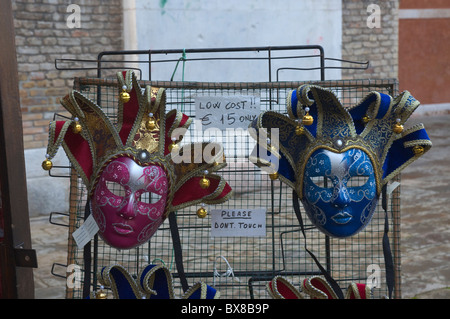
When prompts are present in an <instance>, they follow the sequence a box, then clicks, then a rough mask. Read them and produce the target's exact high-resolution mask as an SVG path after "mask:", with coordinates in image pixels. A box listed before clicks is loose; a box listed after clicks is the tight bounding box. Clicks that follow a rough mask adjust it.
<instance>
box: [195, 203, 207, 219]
mask: <svg viewBox="0 0 450 319" xmlns="http://www.w3.org/2000/svg"><path fill="white" fill-rule="evenodd" d="M206 215H208V211H207V210H206V209H205V207H204V204H202V207H200V208H199V209H197V217H198V218H205V217H206Z"/></svg>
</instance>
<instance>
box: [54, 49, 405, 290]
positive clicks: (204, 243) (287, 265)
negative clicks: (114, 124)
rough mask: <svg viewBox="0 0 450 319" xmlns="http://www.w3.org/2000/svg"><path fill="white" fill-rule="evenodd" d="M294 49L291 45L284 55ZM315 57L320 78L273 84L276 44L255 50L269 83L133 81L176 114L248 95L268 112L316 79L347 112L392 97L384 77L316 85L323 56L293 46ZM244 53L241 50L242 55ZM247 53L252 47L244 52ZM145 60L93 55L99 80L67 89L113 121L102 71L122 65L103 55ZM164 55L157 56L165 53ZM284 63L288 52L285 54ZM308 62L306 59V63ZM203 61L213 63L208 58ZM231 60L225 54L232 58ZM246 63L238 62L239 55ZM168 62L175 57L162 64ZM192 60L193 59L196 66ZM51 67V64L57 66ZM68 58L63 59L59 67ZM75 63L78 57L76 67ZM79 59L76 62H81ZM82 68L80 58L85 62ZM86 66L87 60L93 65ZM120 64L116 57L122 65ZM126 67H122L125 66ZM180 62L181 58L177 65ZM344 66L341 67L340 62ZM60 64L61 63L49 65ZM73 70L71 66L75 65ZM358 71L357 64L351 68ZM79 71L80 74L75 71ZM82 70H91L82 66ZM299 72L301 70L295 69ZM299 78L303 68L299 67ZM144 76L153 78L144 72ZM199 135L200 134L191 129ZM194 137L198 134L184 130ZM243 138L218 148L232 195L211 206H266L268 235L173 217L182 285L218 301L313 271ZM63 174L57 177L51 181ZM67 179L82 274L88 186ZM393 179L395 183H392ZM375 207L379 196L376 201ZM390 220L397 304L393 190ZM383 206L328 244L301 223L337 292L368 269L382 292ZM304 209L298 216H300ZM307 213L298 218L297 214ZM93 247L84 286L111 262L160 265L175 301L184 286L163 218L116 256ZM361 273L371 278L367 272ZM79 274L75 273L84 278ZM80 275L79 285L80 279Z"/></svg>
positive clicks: (279, 198) (288, 205) (191, 216)
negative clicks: (156, 93)
mask: <svg viewBox="0 0 450 319" xmlns="http://www.w3.org/2000/svg"><path fill="white" fill-rule="evenodd" d="M285 49H286V50H288V51H289V50H293V49H296V50H297V49H299V48H298V47H295V48H292V47H288V48H284V47H283V50H285ZM303 49H314V50H318V51H319V60H320V62H319V67H318V68H317V69H316V70H318V71H319V72H320V76H319V78H318V79H317V80H314V81H301V82H300V81H295V82H294V81H278V80H277V81H273V80H272V71H271V70H272V69H271V67H272V63H273V61H272V60H271V53H272V52H273V51H274V48H258V50H256V51H258V52H265V53H266V54H267V55H266V56H265V57H264V59H262V61H264V63H267V65H268V66H269V67H268V81H265V82H198V81H141V82H142V84H143V85H151V86H155V87H164V88H166V92H167V103H166V105H167V111H169V110H170V109H172V108H182V111H183V112H184V113H185V114H187V115H189V116H191V117H194V118H195V117H196V114H195V107H194V99H195V97H196V96H200V95H207V96H233V95H241V94H254V95H257V96H259V97H260V101H261V111H264V110H273V111H277V112H280V113H285V101H286V96H287V94H288V92H289V91H290V90H292V89H294V88H297V87H298V86H299V85H301V84H304V83H305V82H308V83H311V82H313V83H315V84H317V85H321V86H322V87H326V88H329V89H331V90H333V91H334V92H335V93H336V94H337V95H338V96H339V98H340V100H341V101H342V102H343V103H344V105H345V106H351V105H353V104H355V103H357V102H358V101H359V100H360V99H361V98H362V97H364V96H365V95H366V94H367V93H368V92H370V91H372V90H377V91H380V92H384V93H388V94H390V95H395V94H396V93H397V83H396V81H395V80H392V79H385V80H336V81H326V80H325V79H324V75H325V73H324V70H325V68H326V67H325V65H324V64H323V63H324V61H325V58H324V56H323V50H322V51H321V50H319V48H317V47H315V46H307V48H305V47H303V46H302V47H300V50H303ZM247 50H248V49H247ZM247 50H245V48H242V49H239V50H238V49H233V50H231V49H230V51H232V52H233V53H236V52H238V53H239V52H246V51H247ZM250 50H251V51H252V52H255V48H252V49H250ZM204 51H207V52H206V53H212V54H217V53H226V52H228V50H221V49H215V50H191V51H188V50H173V52H172V51H170V52H169V53H173V54H180V53H186V52H189V53H205V52H204ZM137 53H138V54H149V61H148V62H149V69H150V70H151V67H150V65H151V63H150V62H155V61H154V60H153V55H154V54H155V51H144V52H135V51H133V52H128V51H120V52H107V53H102V54H100V55H99V59H98V60H97V61H96V63H97V66H96V67H95V68H93V69H95V70H96V71H97V76H94V77H81V78H76V79H75V83H74V88H75V89H77V90H79V91H81V92H82V93H83V94H85V95H87V96H88V97H89V98H91V99H93V100H96V101H97V102H98V104H99V105H100V106H101V107H102V108H103V110H104V111H105V112H106V114H108V115H109V116H110V117H111V118H112V119H113V120H114V119H115V117H116V116H117V113H116V111H117V110H116V109H117V108H116V101H117V96H116V94H117V91H116V85H117V84H116V81H115V79H113V78H111V77H109V76H108V75H105V74H103V73H104V72H112V69H120V68H121V66H122V65H120V66H117V65H116V64H118V61H117V60H113V62H111V63H113V64H114V67H105V62H104V61H102V60H101V58H102V57H103V56H106V55H111V56H119V55H120V56H126V55H128V54H137ZM169 53H168V51H161V52H157V54H164V55H166V54H169ZM291 57H292V55H291ZM309 58H312V57H309ZM202 59H207V60H211V59H213V58H205V57H203V58H202ZM234 59H238V57H233V59H232V60H234ZM243 59H245V57H243ZM168 60H170V61H171V62H172V63H177V62H178V61H179V60H177V59H173V58H170V57H169V58H168ZM194 61H195V62H196V63H197V62H200V60H194ZM61 62H62V61H58V62H57V63H61ZM65 62H67V61H65ZM76 62H77V63H79V62H80V61H76ZM81 62H83V61H81ZM84 62H85V61H84ZM91 62H92V61H91ZM121 62H123V61H121ZM125 62H129V61H125ZM185 62H186V61H185ZM344 62H345V61H344ZM57 67H59V68H61V66H60V65H59V66H57ZM76 68H78V67H76ZM358 68H359V66H358ZM80 69H83V68H82V67H80ZM85 69H90V68H86V67H85ZM300 69H301V68H300ZM297 71H299V72H301V70H297ZM150 74H151V73H150ZM197 133H198V132H197ZM191 134H192V136H195V134H196V131H195V130H193V131H192V132H191ZM252 145H253V144H252V141H251V138H250V137H248V139H246V140H244V141H243V142H241V143H236V142H235V141H231V142H227V143H226V144H225V145H224V147H225V149H227V148H228V149H230V150H231V151H229V152H228V154H227V163H228V166H227V167H226V168H225V169H223V170H222V171H221V175H222V176H223V177H224V178H225V179H226V180H227V181H228V183H229V184H230V185H231V187H232V188H233V190H234V196H233V198H231V199H230V200H229V201H227V202H225V203H224V204H221V205H215V206H214V207H208V209H209V210H211V209H256V208H260V207H262V208H264V209H265V210H266V236H264V237H211V216H210V215H208V216H207V217H206V218H198V217H197V216H196V213H195V211H196V209H197V208H198V207H189V208H185V209H183V210H179V211H177V212H175V213H174V214H176V221H177V224H178V230H179V235H180V238H181V246H182V252H183V265H184V272H185V275H186V277H187V280H188V282H189V285H192V284H194V283H195V282H197V281H199V280H202V281H204V282H206V283H207V284H209V285H213V286H215V287H216V288H217V289H218V290H219V291H220V293H221V297H222V298H268V297H269V295H268V294H267V291H266V289H265V285H266V283H267V282H268V281H269V280H270V279H272V278H273V276H275V275H283V276H285V277H287V278H288V279H289V280H290V281H291V282H293V283H294V284H295V285H297V287H298V284H299V282H300V280H302V279H303V278H305V277H307V276H310V275H316V274H317V275H318V274H320V271H319V269H318V268H317V266H316V265H315V263H314V262H313V260H312V259H311V258H310V257H309V256H308V255H307V254H306V252H305V249H304V247H305V239H304V238H303V235H302V233H301V230H300V227H299V223H298V221H297V219H296V216H295V214H294V211H293V207H292V192H291V190H290V189H289V188H288V187H287V186H285V185H284V184H281V183H280V182H279V181H272V180H270V179H269V178H268V175H267V174H262V173H261V171H260V170H259V169H258V168H256V167H255V166H254V165H253V164H252V163H250V162H249V160H248V155H249V154H248V152H249V151H251V149H252ZM58 176H61V175H58ZM67 177H68V178H70V181H71V188H70V189H71V190H70V211H69V217H70V218H69V241H68V260H67V265H70V264H77V265H79V266H80V267H81V268H82V269H84V268H85V267H84V259H83V251H81V250H79V249H78V248H77V246H76V245H75V242H74V240H73V238H72V236H71V234H72V233H73V231H75V230H76V229H77V228H78V227H80V225H81V224H82V223H83V216H84V208H85V204H86V190H85V188H84V185H83V184H82V183H81V180H80V179H79V178H78V177H77V176H76V173H75V172H74V171H73V170H72V171H71V173H70V174H68V175H67ZM397 181H398V180H397ZM380 201H381V200H380ZM388 203H389V205H388V214H389V216H390V219H389V222H390V233H389V235H390V238H391V241H392V250H393V254H394V262H395V271H396V274H395V275H396V282H395V290H394V297H396V298H400V296H401V289H400V187H397V188H395V189H394V190H393V192H392V193H391V194H389V201H388ZM381 206H382V205H381V203H380V204H379V205H378V209H377V211H376V212H375V214H374V217H373V220H372V222H371V224H370V225H369V226H368V227H367V228H366V229H365V230H364V231H362V232H361V233H359V234H357V235H355V236H353V237H351V238H348V239H334V238H329V237H327V236H325V235H324V234H322V233H321V232H319V231H318V230H317V229H316V228H315V227H314V226H313V225H311V224H310V223H309V221H308V220H307V218H306V217H304V221H306V225H305V231H306V244H307V246H308V249H309V250H311V251H313V252H314V254H315V255H316V256H317V258H318V259H319V260H320V262H321V263H322V265H324V266H325V267H326V269H327V270H328V271H329V272H330V273H331V274H332V276H333V277H334V278H335V279H336V280H337V282H338V283H339V285H340V286H341V288H343V289H344V290H345V288H347V286H348V285H349V283H350V282H366V280H367V278H368V276H369V274H371V272H370V269H373V266H375V267H376V268H377V269H378V270H379V271H380V276H379V277H378V279H379V280H380V281H381V282H379V287H380V288H376V289H375V290H374V297H375V298H379V297H381V296H384V295H387V292H386V291H387V287H386V284H385V282H384V258H383V251H382V245H381V242H382V237H383V232H384V214H385V213H384V211H383V210H382V208H381ZM302 213H303V212H302ZM305 216H306V215H305ZM92 242H93V250H92V256H93V258H92V265H91V269H92V273H91V274H90V275H92V285H93V287H96V285H97V279H96V272H97V271H98V270H99V269H100V268H101V267H103V266H107V265H110V264H111V263H120V264H122V265H123V266H125V267H126V268H127V269H128V270H129V271H130V272H131V273H133V274H137V273H138V272H139V269H141V268H142V267H144V266H145V265H147V264H148V263H164V264H165V265H166V266H167V267H169V269H170V270H171V271H172V274H173V276H174V279H175V284H176V289H177V292H178V294H179V295H181V293H182V287H181V283H180V280H179V273H178V269H177V268H176V265H175V253H174V248H173V242H172V236H171V232H170V229H169V225H168V222H167V221H166V222H165V223H164V224H163V225H162V226H161V227H160V228H159V230H158V231H157V232H156V233H155V235H154V236H153V237H152V238H151V239H150V240H149V242H148V243H146V244H144V245H142V246H140V247H138V248H135V249H131V250H126V251H119V250H116V249H114V248H111V247H109V246H108V245H106V244H105V243H103V242H102V240H101V239H100V238H97V237H95V238H94V239H93V241H92ZM368 271H369V272H368ZM85 275H86V274H85V273H84V272H83V276H82V277H83V278H84V276H85ZM83 278H81V281H83ZM66 297H67V298H82V288H81V287H78V288H77V287H76V288H67V291H66Z"/></svg>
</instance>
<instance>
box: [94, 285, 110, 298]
mask: <svg viewBox="0 0 450 319" xmlns="http://www.w3.org/2000/svg"><path fill="white" fill-rule="evenodd" d="M95 299H108V295H107V293H106V292H105V291H104V290H103V287H100V290H99V291H97V292H96V293H95Z"/></svg>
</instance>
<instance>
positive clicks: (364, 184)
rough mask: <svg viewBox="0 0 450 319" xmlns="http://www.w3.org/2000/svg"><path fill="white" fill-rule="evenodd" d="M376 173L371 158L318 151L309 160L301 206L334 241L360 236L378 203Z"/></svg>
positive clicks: (353, 151) (358, 152) (351, 151)
mask: <svg viewBox="0 0 450 319" xmlns="http://www.w3.org/2000/svg"><path fill="white" fill-rule="evenodd" d="M374 173H375V170H374V167H373V165H372V163H371V161H370V158H369V156H368V155H367V154H366V153H365V152H364V151H362V150H360V149H357V148H351V149H349V150H347V151H345V152H343V153H335V152H332V151H329V150H325V149H318V150H316V151H315V152H314V153H313V154H312V155H311V157H310V158H309V159H308V161H307V163H306V167H305V175H304V179H303V197H302V198H303V199H302V203H303V206H304V207H305V210H306V213H307V214H308V216H309V218H310V219H311V220H312V221H313V223H314V224H315V225H316V226H317V227H318V228H320V230H321V231H323V232H324V233H326V234H328V235H330V236H333V237H343V236H349V235H352V234H355V233H357V232H358V231H359V230H360V229H362V228H363V227H364V226H365V225H367V224H368V223H369V221H370V219H371V218H372V215H373V211H374V209H375V207H376V203H377V199H378V196H377V189H376V180H375V175H374Z"/></svg>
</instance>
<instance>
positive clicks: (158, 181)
mask: <svg viewBox="0 0 450 319" xmlns="http://www.w3.org/2000/svg"><path fill="white" fill-rule="evenodd" d="M117 79H118V81H117V100H118V103H117V106H118V109H117V118H114V119H113V118H110V117H109V116H108V115H107V114H106V113H105V112H104V110H103V109H102V107H101V106H99V105H97V104H96V103H95V102H93V101H91V100H90V99H88V98H87V97H86V96H84V95H83V94H82V93H80V92H78V91H75V90H74V91H72V92H71V93H70V94H69V95H67V96H66V97H65V98H64V99H63V100H62V105H63V106H64V107H65V108H66V110H67V111H69V112H70V113H71V114H72V116H73V119H70V120H67V121H53V122H51V123H50V129H49V143H48V147H47V155H46V159H45V161H44V162H43V165H42V166H43V168H44V169H47V170H49V169H51V167H52V163H51V159H52V157H53V156H55V154H56V152H57V150H58V148H59V146H60V145H62V146H63V148H64V150H65V152H66V154H67V156H68V158H69V160H70V162H71V164H72V166H73V168H74V169H75V171H76V172H77V173H78V175H79V176H80V178H81V180H82V182H83V183H84V185H85V186H86V188H87V191H88V203H89V205H90V211H91V213H92V215H93V217H94V219H95V221H96V223H97V225H98V226H99V234H100V236H101V237H102V238H103V240H104V241H105V242H106V243H107V244H109V245H110V246H112V247H115V248H118V249H130V248H134V247H137V246H139V245H141V244H143V243H145V242H147V241H148V240H149V239H150V238H151V237H152V236H153V234H154V233H155V232H156V230H157V229H158V227H159V226H160V225H161V224H162V223H163V221H164V220H165V219H166V218H167V216H168V214H170V213H171V212H173V211H175V210H178V209H182V208H184V207H188V206H191V205H200V204H201V203H204V204H217V203H222V202H224V201H226V200H227V199H228V198H230V196H231V194H232V190H231V187H230V186H229V185H228V183H227V182H226V181H225V180H224V179H223V178H222V177H221V176H219V175H217V174H214V173H215V172H217V171H219V170H220V169H222V168H223V167H225V166H226V162H225V157H224V154H223V148H222V146H221V145H220V144H217V143H200V145H198V144H196V145H194V144H187V145H184V146H180V145H179V143H180V142H181V140H182V138H183V135H184V134H185V132H186V130H187V129H188V127H189V125H190V124H191V121H192V120H191V119H190V118H189V117H188V116H186V115H185V114H183V113H181V112H179V111H178V110H172V111H170V112H168V113H166V107H165V106H166V100H165V99H166V92H165V89H163V88H156V87H150V86H146V87H145V88H142V87H141V84H140V83H139V82H138V81H137V79H136V76H135V74H134V72H132V71H124V72H118V73H117ZM205 147H207V150H208V151H205ZM199 150H201V154H197V153H200V152H199ZM181 154H182V159H183V161H180V160H179V157H180V155H181ZM186 159H188V160H186ZM189 159H190V161H189ZM205 172H208V174H206V173H205ZM205 180H207V183H206V182H205Z"/></svg>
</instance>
